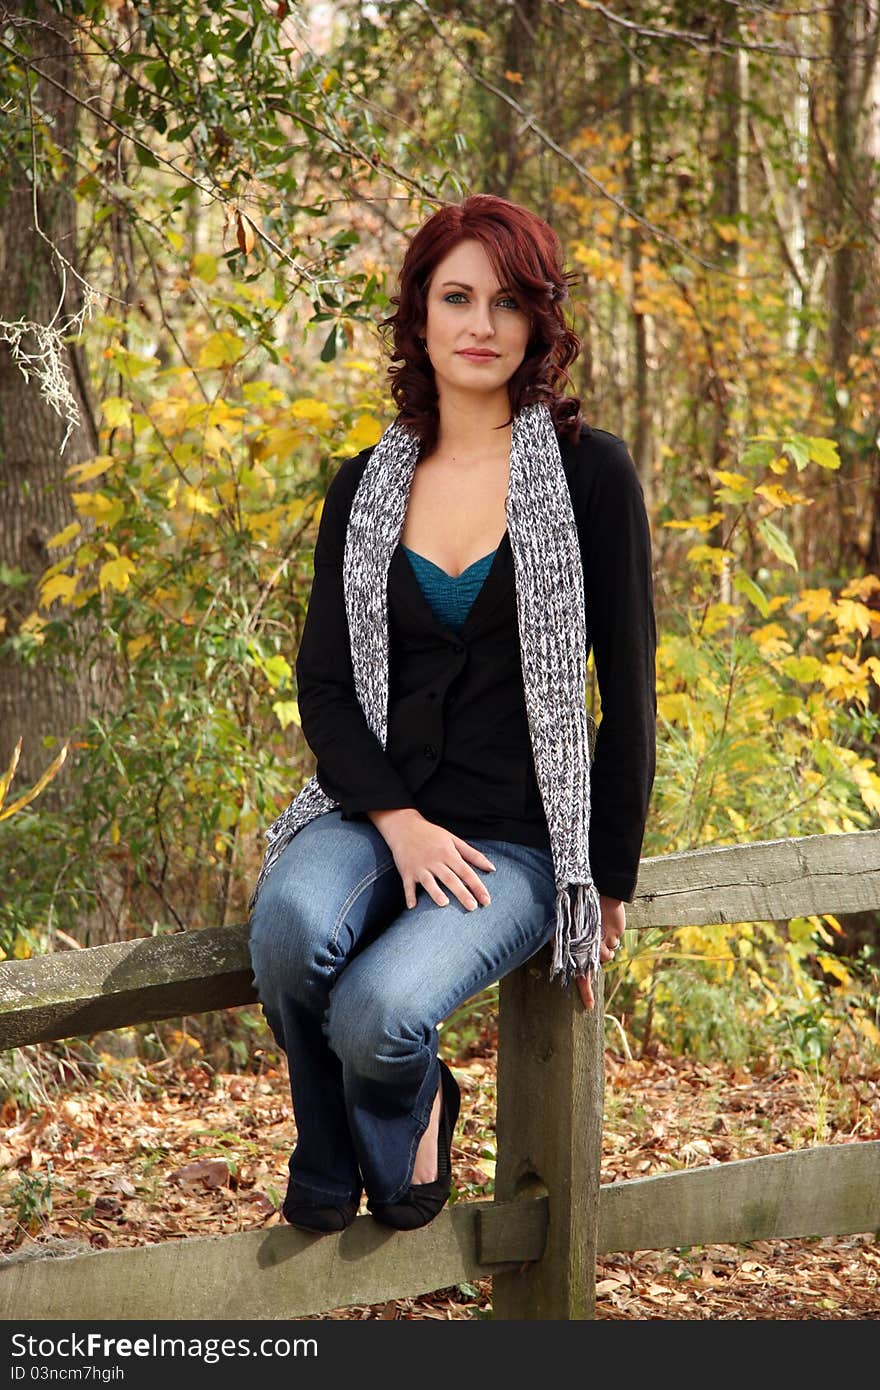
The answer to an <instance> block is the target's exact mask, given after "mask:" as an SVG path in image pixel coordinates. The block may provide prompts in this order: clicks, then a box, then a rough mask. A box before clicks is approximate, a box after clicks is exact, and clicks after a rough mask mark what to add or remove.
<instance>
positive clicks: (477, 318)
mask: <svg viewBox="0 0 880 1390" xmlns="http://www.w3.org/2000/svg"><path fill="white" fill-rule="evenodd" d="M471 327H472V329H473V331H474V332H475V333H478V334H479V335H480V337H481V338H483V337H486V335H487V334H491V333H494V332H495V324H494V322H493V320H492V310H491V307H490V306H489V305H488V304H476V303H475V304H474V308H473V315H472V318H471Z"/></svg>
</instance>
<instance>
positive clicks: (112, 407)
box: [101, 396, 131, 430]
mask: <svg viewBox="0 0 880 1390" xmlns="http://www.w3.org/2000/svg"><path fill="white" fill-rule="evenodd" d="M101 411H102V413H103V416H104V423H105V424H106V425H107V426H108V427H109V428H110V429H111V430H112V429H116V428H118V427H119V426H120V425H130V424H131V406H130V405H129V403H128V401H125V400H123V399H122V397H121V396H108V397H107V399H106V401H102V402H101Z"/></svg>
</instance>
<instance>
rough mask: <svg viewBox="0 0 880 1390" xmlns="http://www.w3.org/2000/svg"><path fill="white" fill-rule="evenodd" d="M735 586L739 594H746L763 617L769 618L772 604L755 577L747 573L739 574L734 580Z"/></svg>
mask: <svg viewBox="0 0 880 1390" xmlns="http://www.w3.org/2000/svg"><path fill="white" fill-rule="evenodd" d="M733 587H734V589H736V591H737V593H738V594H744V595H745V597H746V598H747V599H749V600H750V602H752V603H753V604H754V605H755V607H756V608H757V610H758V612H759V613H760V614H761V617H762V618H769V616H770V604H769V603H768V601H767V595H766V594H765V593H764V590H763V589H761V588H759V586H758V585H757V584H756V583H755V581H754V579H750V578H749V576H748V575H747V574H738V575H737V576H736V578H735V579H734V581H733Z"/></svg>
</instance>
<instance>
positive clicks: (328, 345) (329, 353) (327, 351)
mask: <svg viewBox="0 0 880 1390" xmlns="http://www.w3.org/2000/svg"><path fill="white" fill-rule="evenodd" d="M336 332H337V325H336V324H335V323H334V325H333V327H332V328H331V329H330V332H329V334H328V335H327V341H326V342H325V344H324V346H323V347H322V348H321V361H322V362H332V361H333V359H334V357H335V356H336Z"/></svg>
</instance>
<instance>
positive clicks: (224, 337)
mask: <svg viewBox="0 0 880 1390" xmlns="http://www.w3.org/2000/svg"><path fill="white" fill-rule="evenodd" d="M246 346H247V344H246V343H245V342H244V340H243V339H242V338H239V336H238V334H237V333H230V332H228V331H224V332H221V333H212V334H211V336H210V338H209V339H208V341H207V342H206V343H205V344H204V346H203V347H202V350H201V352H200V353H199V366H200V367H231V366H232V365H233V364H234V363H235V362H238V361H239V360H240V358H241V357H243V356H244V352H245V349H246Z"/></svg>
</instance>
